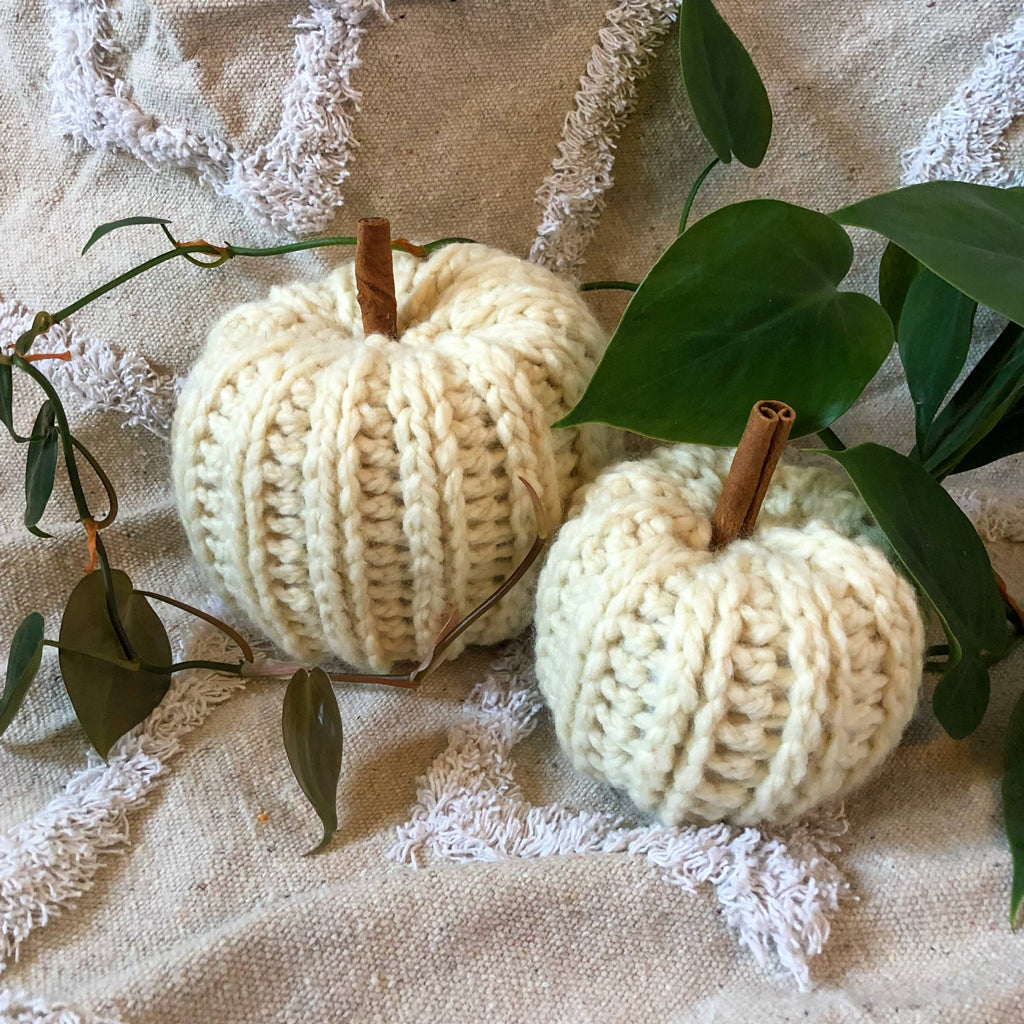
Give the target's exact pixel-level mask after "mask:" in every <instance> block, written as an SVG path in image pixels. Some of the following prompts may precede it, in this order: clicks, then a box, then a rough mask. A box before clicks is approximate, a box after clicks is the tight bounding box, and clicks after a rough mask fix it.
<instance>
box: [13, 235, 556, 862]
mask: <svg viewBox="0 0 1024 1024" xmlns="http://www.w3.org/2000/svg"><path fill="white" fill-rule="evenodd" d="M143 224H156V225H158V226H159V227H160V228H161V230H162V231H163V232H164V234H165V235H166V236H167V238H168V239H169V240H170V242H171V244H172V247H173V248H172V249H170V250H168V251H167V252H164V253H161V254H160V255H158V256H156V257H153V258H152V259H149V260H147V261H145V262H144V263H141V264H140V265H139V266H137V267H135V268H133V269H132V270H129V271H127V272H126V273H124V274H121V275H119V276H118V277H116V278H114V279H113V280H111V281H109V282H107V283H106V284H104V285H101V286H100V287H98V288H96V289H94V290H93V291H91V292H89V293H88V294H87V295H86V296H84V297H83V298H81V299H78V300H77V301H75V302H73V303H71V304H70V305H68V306H67V307H65V308H63V309H61V310H59V311H58V312H57V313H54V314H50V313H46V312H42V313H39V314H37V315H36V317H35V318H34V320H33V322H32V325H31V327H30V328H29V329H28V330H27V331H26V332H25V333H23V334H22V335H21V336H20V337H19V338H18V340H17V342H16V343H15V345H14V348H13V351H12V352H10V353H4V354H0V422H2V423H3V425H4V426H5V427H6V429H7V431H8V433H9V434H10V436H11V438H12V439H13V440H14V441H15V443H18V444H27V445H28V454H27V458H26V469H25V508H26V510H25V525H26V526H27V528H28V529H29V530H31V531H32V532H33V533H34V534H36V535H37V536H40V537H48V536H49V535H48V534H46V533H45V532H43V531H42V530H41V529H39V526H38V524H39V522H40V520H41V519H42V517H43V514H44V513H45V510H46V506H47V504H48V502H49V499H50V496H51V494H52V492H53V488H54V484H55V480H56V474H57V468H58V461H59V459H58V456H62V460H63V464H64V467H65V471H66V473H67V478H68V482H69V485H70V488H71V492H72V495H73V498H74V502H75V506H76V511H77V514H78V521H79V522H80V523H81V524H82V526H83V529H84V530H85V533H86V539H87V545H88V549H89V563H88V565H87V566H86V574H85V575H84V577H83V578H82V579H81V580H80V581H79V583H78V584H77V585H76V586H75V587H74V589H73V590H72V592H71V595H70V597H69V599H68V602H67V605H66V607H65V610H64V614H63V616H62V619H61V625H60V632H59V637H58V639H57V640H52V639H48V638H46V637H45V635H44V620H43V617H42V615H40V614H39V613H38V612H31V613H29V614H28V615H27V616H26V617H25V619H24V620H23V621H22V623H21V625H20V626H19V627H18V629H17V631H16V632H15V635H14V639H13V641H12V643H11V648H10V652H9V656H8V661H7V672H6V678H5V682H4V688H3V692H2V693H0V735H2V734H3V732H4V731H5V730H6V729H7V727H8V726H9V725H10V723H11V721H12V720H13V718H14V716H15V715H16V714H17V712H18V710H19V708H20V706H21V704H22V702H23V701H24V698H25V695H26V693H27V692H28V689H29V687H30V686H31V684H32V682H33V680H34V678H35V676H36V673H37V672H38V670H39V666H40V663H41V659H42V652H43V649H44V648H45V647H52V648H56V649H57V651H58V656H59V661H60V669H61V675H62V677H63V680H64V685H65V688H66V690H67V693H68V696H69V698H70V699H71V703H72V705H73V707H74V710H75V714H76V716H77V718H78V720H79V722H80V724H81V726H82V728H83V730H84V732H85V734H86V736H87V737H88V739H89V742H90V743H91V744H92V745H93V747H94V748H95V749H96V751H97V752H98V753H99V754H100V756H102V757H104V758H106V757H107V756H108V755H109V753H110V750H111V748H112V747H113V745H114V744H115V743H116V742H117V740H118V739H119V738H120V737H121V736H123V735H124V734H125V733H127V732H128V731H130V730H131V729H133V728H134V727H135V726H136V725H138V724H139V723H140V722H142V721H143V720H144V719H145V718H146V717H147V716H148V715H149V714H150V713H151V712H152V711H153V710H154V709H155V708H156V707H157V705H158V704H159V703H160V702H161V700H163V698H164V696H165V695H166V693H167V691H168V689H169V687H170V684H171V678H172V676H173V674H174V673H177V672H182V671H186V670H189V669H207V670H212V671H216V672H222V673H226V674H230V675H235V676H241V677H245V678H274V677H290V681H289V684H288V687H287V690H286V692H285V696H284V702H283V711H282V733H283V738H284V746H285V751H286V753H287V756H288V760H289V763H290V765H291V767H292V770H293V772H294V773H295V776H296V778H297V780H298V782H299V785H300V787H301V789H302V791H303V793H304V794H305V795H306V797H307V799H308V800H309V801H310V803H311V804H312V806H313V808H314V810H315V811H316V813H317V815H318V816H319V818H320V819H321V822H322V823H323V827H324V833H323V839H322V841H321V842H320V843H319V845H318V846H317V847H316V848H315V850H314V851H311V852H317V851H319V850H321V849H323V848H324V847H325V846H326V845H327V844H328V843H329V842H330V840H331V838H332V837H333V836H334V834H335V832H336V830H337V806H336V800H337V788H338V781H339V773H340V767H341V756H342V729H341V713H340V710H339V708H338V704H337V700H336V698H335V695H334V691H333V688H332V685H331V684H332V683H333V682H348V683H381V684H386V685H390V686H395V687H399V688H405V689H415V688H416V687H418V686H419V684H420V682H421V681H422V680H423V679H424V678H425V677H426V676H428V675H429V674H430V673H431V672H433V671H434V670H435V669H436V668H437V667H438V665H440V664H441V662H442V661H443V659H444V655H445V652H446V651H447V650H448V648H449V647H450V646H451V645H452V644H453V643H454V642H455V640H457V639H458V637H459V636H461V635H462V634H463V633H464V632H465V631H466V630H467V629H468V628H469V627H470V626H471V625H473V623H475V622H476V621H477V620H478V619H479V618H480V617H481V616H482V615H484V614H485V613H486V612H487V611H488V610H489V609H490V608H491V607H493V605H494V604H495V603H496V602H498V601H500V600H501V599H502V597H504V595H505V594H507V593H508V592H509V590H511V589H512V588H513V587H514V586H516V584H517V583H518V582H519V580H520V579H522V577H523V575H525V573H526V572H527V571H528V569H529V567H530V566H531V565H532V564H533V562H534V561H535V560H536V558H537V557H538V555H539V554H540V552H541V550H542V548H543V546H544V543H545V539H546V535H547V533H546V528H545V525H544V514H543V510H542V506H541V502H540V499H539V497H538V495H537V494H536V492H535V491H534V489H533V487H532V486H531V485H530V484H529V482H528V481H526V480H525V479H523V478H522V477H520V478H519V479H520V482H521V483H522V484H523V487H524V488H525V490H526V492H527V494H528V495H529V497H530V500H531V502H532V504H533V507H534V510H535V514H536V521H537V534H538V535H537V538H536V539H535V541H534V543H533V545H532V546H531V548H530V550H529V551H528V552H527V553H526V555H525V557H524V558H523V560H522V561H521V562H520V564H519V565H518V566H517V567H516V568H515V570H514V571H513V572H512V573H511V575H510V576H509V577H508V578H507V579H506V580H505V581H504V582H503V583H502V584H501V585H500V586H499V587H498V588H497V589H496V590H495V591H494V592H493V593H492V594H491V595H490V596H489V597H488V598H487V599H486V600H484V601H483V602H481V603H480V604H479V605H478V606H477V607H476V608H474V609H473V610H472V611H470V612H469V613H468V614H466V615H461V616H460V611H461V610H460V609H453V610H452V611H451V614H450V615H449V617H448V620H447V621H446V622H445V624H444V625H443V627H442V629H441V631H440V633H439V634H438V636H437V638H436V640H435V642H434V644H433V646H432V647H431V649H430V651H429V652H427V654H426V656H425V657H424V658H423V660H422V661H421V662H420V663H419V664H417V665H415V666H414V667H412V668H411V669H410V670H409V671H407V672H405V673H393V674H386V675H367V674H362V673H328V672H326V671H325V670H324V669H322V668H319V667H317V668H312V669H311V670H309V669H307V667H305V666H299V665H294V664H287V663H279V662H276V661H272V660H266V659H264V660H257V658H256V656H255V654H254V653H253V651H252V648H251V647H250V646H249V644H248V643H247V642H246V640H245V638H244V637H243V636H242V635H241V634H240V633H239V632H238V631H237V630H235V629H233V628H232V627H231V626H230V625H228V624H227V623H225V622H222V621H221V620H220V619H217V618H216V617H214V616H212V615H210V614H208V613H206V612H204V611H202V610H200V609H198V608H194V607H192V606H191V605H188V604H185V603H184V602H182V601H179V600H177V599H175V598H172V597H169V596H167V595H163V594H158V593H154V592H152V591H148V590H143V589H140V588H137V587H136V586H135V584H134V583H133V582H132V580H131V579H130V578H129V576H128V575H127V574H126V573H124V572H122V571H121V570H119V569H116V568H114V567H113V565H112V563H111V560H110V557H109V555H108V553H107V549H106V545H105V544H104V541H103V538H102V536H101V533H102V531H104V530H106V529H107V528H108V527H110V526H111V525H112V524H113V523H114V521H115V519H116V517H117V512H118V502H117V494H116V490H115V488H114V485H113V483H112V482H111V480H110V478H109V477H108V475H107V474H106V472H105V471H104V469H103V467H102V466H101V465H100V463H99V461H98V460H97V459H96V458H95V456H94V455H93V454H92V453H91V452H90V451H89V450H88V449H87V448H86V447H85V445H84V444H83V443H82V442H81V440H80V439H79V438H78V437H76V436H75V434H74V433H73V432H72V430H71V427H70V423H69V420H68V416H67V413H66V411H65V410H64V407H63V404H62V403H61V399H60V396H59V395H58V393H57V391H56V389H55V388H54V386H53V384H52V383H51V382H50V380H49V379H48V378H47V377H46V376H45V374H43V373H41V372H40V371H39V369H38V368H37V367H36V366H35V365H34V364H35V363H36V362H38V361H40V360H43V359H49V358H56V359H66V358H68V353H44V354H33V353H32V352H31V349H32V347H33V345H34V343H35V342H36V340H37V339H38V338H39V337H41V336H42V335H44V334H45V332H46V331H47V330H48V329H49V328H50V327H51V326H52V325H53V324H55V323H58V322H60V321H62V320H64V319H65V318H66V317H68V316H70V315H71V314H72V313H74V312H77V311H78V310H79V309H81V308H83V307H84V306H86V305H88V304H89V303H90V302H93V301H95V300H96V299H98V298H100V297H102V296H103V295H106V294H107V293H108V292H110V291H112V290H114V289H115V288H117V287H119V286H120V285H122V284H125V283H127V282H128V281H130V280H131V279H132V278H134V277H136V276H138V275H139V274H142V273H144V272H146V271H147V270H151V269H153V268H155V267H157V266H160V265H161V264H163V263H166V262H168V261H169V260H172V259H175V258H178V257H181V258H184V259H186V260H188V262H190V263H192V264H194V265H196V266H199V267H204V268H215V267H219V266H221V265H223V264H224V263H226V262H227V261H228V260H229V259H233V258H235V257H238V256H244V257H253V256H272V255H279V254H281V253H287V252H295V251H298V250H301V249H312V248H318V247H324V246H338V245H345V246H350V245H355V246H356V277H357V281H358V283H359V287H360V294H359V302H360V306H361V308H362V311H363V321H364V328H365V330H366V333H367V334H370V333H375V332H381V331H382V332H384V333H387V334H391V335H392V336H393V335H394V333H395V331H396V317H395V295H394V280H393V276H392V270H391V259H390V251H391V249H392V248H397V249H403V250H405V251H407V252H409V253H411V254H412V255H414V256H418V257H424V256H426V255H428V254H429V253H431V252H433V251H434V250H436V249H438V248H440V247H441V246H444V245H447V244H450V243H451V242H456V241H468V240H467V239H454V238H447V239H439V240H438V241H435V242H431V243H429V244H428V245H425V246H418V245H414V244H413V243H411V242H409V241H407V240H405V239H395V240H392V239H391V237H390V225H389V224H388V222H387V221H386V220H384V219H383V218H373V219H370V220H367V221H361V222H360V224H359V234H358V235H357V236H356V237H344V238H325V239H318V240H313V241H308V242H296V243H291V244H287V245H281V246H274V247H270V248H266V249H251V248H244V247H240V246H233V245H229V244H225V245H212V244H210V243H208V242H206V241H203V240H199V241H196V242H179V241H178V240H177V239H176V238H175V237H174V236H173V235H172V234H171V232H170V230H169V228H168V226H167V225H168V224H169V221H167V220H165V219H163V218H156V217H130V218H127V219H124V220H120V221H114V222H111V223H109V224H104V225H101V226H100V227H99V228H97V229H96V231H94V232H93V235H92V237H91V238H90V239H89V241H88V242H87V243H86V245H85V248H84V249H83V254H84V253H85V252H87V251H88V250H89V249H90V248H91V247H92V246H93V245H94V244H95V243H96V242H97V241H99V240H100V239H101V238H103V237H104V236H105V235H107V234H109V233H110V232H111V231H113V230H115V229H118V228H124V227H128V226H135V225H143ZM15 369H17V370H18V371H19V372H21V373H23V374H24V375H26V376H27V377H28V378H29V379H31V381H32V382H34V383H35V384H36V385H37V386H38V387H39V388H40V389H41V390H42V392H43V393H44V396H45V397H44V400H43V403H42V405H41V407H40V410H39V413H38V415H37V416H36V419H35V423H34V425H33V428H32V431H31V433H30V434H29V435H22V434H21V433H19V432H18V431H17V430H16V428H15V425H14V405H13V394H14V386H13V382H14V373H13V371H14V370H15ZM79 455H80V456H81V457H82V459H83V460H84V461H85V462H86V463H87V464H88V465H89V467H90V468H91V469H92V471H93V472H94V473H95V475H96V477H97V478H98V480H99V482H100V483H101V484H102V487H103V490H104V492H105V495H106V498H107V503H108V509H107V512H106V513H105V515H104V516H103V517H102V518H97V517H96V516H95V515H94V514H93V512H92V509H91V508H90V505H89V501H88V497H87V495H86V490H85V487H84V485H83V482H82V476H81V468H80V466H79V463H78V458H77V457H78V456H79ZM151 601H159V602H161V603H164V604H169V605H172V606H174V607H176V608H178V609H180V610H183V611H185V612H188V613H189V614H191V615H194V616H196V617H198V618H201V619H203V620H205V621H206V622H208V623H210V624H212V625H214V626H216V627H217V628H218V629H219V630H221V631H222V632H223V633H224V634H225V635H227V636H228V637H229V638H230V639H231V640H232V641H233V642H234V643H235V644H236V645H237V647H238V649H239V652H240V658H239V660H238V661H236V662H220V661H208V660H189V661H180V662H174V661H173V657H172V653H171V645H170V641H169V638H168V635H167V631H166V629H165V627H164V625H163V622H162V621H161V619H160V617H159V616H158V615H157V613H156V612H155V611H154V609H153V607H152V604H151V603H150V602H151Z"/></svg>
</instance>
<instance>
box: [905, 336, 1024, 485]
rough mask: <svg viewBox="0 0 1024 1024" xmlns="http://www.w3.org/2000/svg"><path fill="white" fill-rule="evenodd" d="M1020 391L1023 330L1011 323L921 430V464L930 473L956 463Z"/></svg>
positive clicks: (1012, 404) (1022, 387) (1011, 405)
mask: <svg viewBox="0 0 1024 1024" xmlns="http://www.w3.org/2000/svg"><path fill="white" fill-rule="evenodd" d="M1022 397H1024V330H1022V328H1021V327H1020V325H1019V324H1015V323H1011V324H1009V325H1007V327H1006V329H1005V330H1004V331H1003V332H1002V333H1001V334H1000V335H999V337H998V338H996V340H995V341H994V342H993V343H992V346H991V347H990V348H989V350H988V351H987V352H986V353H985V354H984V355H983V356H982V357H981V359H979V360H978V363H977V365H976V366H975V367H974V369H973V370H971V372H970V373H969V374H968V375H967V379H966V380H965V381H964V382H963V384H962V385H961V386H960V387H959V388H958V389H957V390H956V392H955V393H954V395H953V397H952V398H950V400H949V402H947V403H946V407H945V408H944V409H943V410H942V412H941V413H939V415H938V416H936V417H935V421H934V422H933V423H932V425H931V427H929V429H928V433H927V435H926V436H925V443H924V446H923V451H924V455H925V459H924V464H925V466H926V467H927V468H928V470H929V471H930V472H931V473H933V474H934V475H935V476H938V477H940V478H941V477H943V476H946V475H947V474H948V473H951V472H953V471H954V470H955V469H958V468H959V466H960V464H961V461H962V460H963V459H964V458H965V457H966V456H967V455H968V453H969V452H970V451H971V449H972V448H974V447H975V446H976V445H978V444H979V443H980V442H981V441H982V440H983V439H984V438H986V437H987V436H988V435H989V434H990V433H991V432H992V431H993V430H994V429H995V428H996V427H997V426H998V425H999V423H1000V422H1001V421H1002V420H1003V418H1004V417H1006V416H1007V414H1008V413H1009V412H1010V411H1011V410H1012V409H1014V408H1015V407H1016V405H1017V402H1018V401H1020V400H1021V398H1022Z"/></svg>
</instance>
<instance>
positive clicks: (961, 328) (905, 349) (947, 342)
mask: <svg viewBox="0 0 1024 1024" xmlns="http://www.w3.org/2000/svg"><path fill="white" fill-rule="evenodd" d="M977 310H978V304H977V303H976V302H975V301H974V300H973V299H969V298H968V297H967V296H966V295H964V293H963V292H959V291H957V290H956V289H955V288H954V287H953V286H952V285H951V284H948V283H947V282H946V281H943V280H942V278H941V277H937V276H936V275H935V274H933V273H932V272H931V271H930V270H922V271H921V273H919V274H918V275H917V276H916V277H915V278H914V281H913V283H912V284H911V285H910V288H909V290H908V291H907V296H906V301H905V303H904V306H903V313H902V317H901V319H900V325H899V331H898V332H897V344H898V345H899V350H900V359H901V360H902V362H903V369H904V371H905V372H906V375H907V385H908V386H909V388H910V395H911V397H912V398H913V399H914V419H915V426H916V432H917V447H918V451H919V453H920V454H921V455H922V456H927V454H928V448H927V442H926V440H925V438H926V435H927V432H928V428H929V427H930V426H931V423H932V420H933V419H935V414H936V413H937V412H938V411H939V406H940V405H941V404H942V400H943V399H944V398H945V397H946V394H947V392H948V391H949V389H950V388H951V387H952V386H953V385H954V384H955V383H956V379H957V377H959V376H960V371H961V370H962V369H963V368H964V363H965V362H966V361H967V353H968V351H970V347H971V334H972V332H973V330H974V314H975V313H976V312H977Z"/></svg>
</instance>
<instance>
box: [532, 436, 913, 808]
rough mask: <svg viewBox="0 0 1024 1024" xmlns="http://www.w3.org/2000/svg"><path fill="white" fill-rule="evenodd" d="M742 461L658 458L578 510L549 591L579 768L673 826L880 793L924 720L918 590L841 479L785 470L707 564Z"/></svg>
mask: <svg viewBox="0 0 1024 1024" xmlns="http://www.w3.org/2000/svg"><path fill="white" fill-rule="evenodd" d="M732 454H733V453H732V452H731V451H729V450H721V449H711V448H699V447H685V446H683V447H675V448H663V449H659V450H658V451H656V452H655V453H654V454H652V455H651V456H650V457H649V458H646V459H644V460H642V461H639V462H632V463H625V464H622V465H619V466H617V467H615V468H612V469H609V470H607V471H606V472H604V473H603V474H601V475H600V476H599V477H598V478H597V480H596V481H595V482H594V483H593V484H592V485H591V486H590V487H589V488H587V489H586V490H585V491H584V492H582V493H581V495H580V508H579V511H578V514H577V515H576V516H575V518H573V519H571V520H570V521H569V522H568V523H566V525H565V526H564V527H563V528H562V530H561V531H560V532H559V534H558V537H557V539H556V540H555V542H554V544H553V546H552V548H551V551H550V554H549V556H548V559H547V561H546V563H545V566H544V569H543V571H542V573H541V576H540V579H539V582H538V588H537V613H536V629H537V675H538V679H539V682H540V688H541V691H542V692H543V694H544V697H545V698H546V700H547V702H548V704H549V705H550V707H551V711H552V714H553V716H554V721H555V726H556V729H557V733H558V737H559V740H560V742H561V744H562V746H563V748H564V749H565V750H566V752H567V753H568V755H569V756H570V758H571V759H572V761H573V763H574V764H575V765H576V767H577V768H579V769H580V770H582V771H583V772H585V773H586V774H588V775H591V776H593V777H595V778H598V779H601V780H604V781H607V782H609V783H611V784H612V785H614V786H617V787H620V788H621V789H623V790H625V791H626V792H627V793H628V794H629V796H630V797H631V798H632V799H633V801H634V802H635V803H636V804H638V805H639V806H640V807H642V808H645V809H647V810H650V811H653V812H654V813H655V814H656V815H657V816H658V817H659V818H660V819H661V820H662V821H664V822H666V823H671V824H678V823H681V822H684V821H693V822H713V821H729V822H732V823H734V824H737V825H749V824H753V823H755V822H759V821H763V820H768V821H785V820H788V819H791V818H793V817H795V816H797V815H799V814H801V813H802V812H804V811H806V810H808V809H809V808H811V807H812V806H814V805H815V804H817V803H819V802H820V801H822V800H825V799H827V798H829V797H836V796H841V795H842V794H844V793H847V792H849V791H850V790H851V789H853V788H854V787H855V786H856V785H857V784H858V783H860V782H861V781H862V780H864V779H865V778H867V776H869V775H870V774H871V772H872V771H873V770H874V769H875V768H877V766H878V765H879V764H880V763H881V761H882V760H883V759H884V758H885V756H886V755H887V754H888V753H889V752H890V751H891V750H892V748H893V747H894V746H895V745H896V744H897V743H898V742H899V739H900V736H901V734H902V732H903V729H904V726H905V725H906V724H907V722H908V720H909V719H910V716H911V714H912V712H913V710H914V707H915V703H916V698H917V692H918V687H919V685H920V680H921V673H922V664H923V648H924V638H923V626H922V621H921V616H920V613H919V610H918V607H917V603H916V599H915V596H914V592H913V589H912V588H911V586H910V585H909V584H908V583H907V581H906V580H905V579H904V578H903V577H902V576H900V575H899V574H898V573H897V572H895V571H894V570H893V568H892V567H891V565H890V564H889V562H888V561H887V559H886V556H885V554H884V553H883V551H882V550H881V548H880V547H878V545H877V544H876V543H875V536H874V533H873V531H872V529H871V527H870V525H869V523H868V520H867V517H866V510H865V508H864V506H863V505H862V504H861V502H860V499H859V498H858V496H857V495H856V493H855V492H854V491H853V490H852V489H851V488H850V487H849V486H847V485H846V484H845V482H844V481H843V480H842V478H841V477H838V476H837V474H835V473H834V472H831V471H828V470H823V469H818V468H800V467H792V466H782V467H780V468H779V469H778V471H777V472H776V474H775V478H774V481H773V483H772V485H771V487H770V488H769V490H768V492H767V496H766V498H765V503H764V506H763V508H762V510H761V514H760V518H759V519H758V521H757V524H756V526H755V527H754V531H753V534H752V535H751V536H750V537H749V538H748V539H744V540H736V541H733V542H732V543H730V544H728V545H727V546H725V547H723V548H722V549H720V550H717V551H711V550H709V542H710V539H711V523H710V518H711V516H712V514H713V512H714V509H715V506H716V503H717V501H718V497H719V495H720V493H721V490H722V484H723V482H724V479H725V477H726V475H727V473H728V469H729V464H730V462H731V459H732Z"/></svg>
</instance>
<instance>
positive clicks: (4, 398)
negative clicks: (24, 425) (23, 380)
mask: <svg viewBox="0 0 1024 1024" xmlns="http://www.w3.org/2000/svg"><path fill="white" fill-rule="evenodd" d="M13 369H14V368H13V367H12V366H11V364H10V363H0V423H2V424H3V425H4V426H5V427H6V428H7V432H8V433H9V434H11V435H12V436H17V435H15V432H14V379H13Z"/></svg>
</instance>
